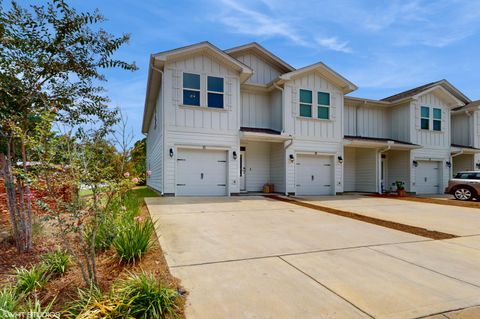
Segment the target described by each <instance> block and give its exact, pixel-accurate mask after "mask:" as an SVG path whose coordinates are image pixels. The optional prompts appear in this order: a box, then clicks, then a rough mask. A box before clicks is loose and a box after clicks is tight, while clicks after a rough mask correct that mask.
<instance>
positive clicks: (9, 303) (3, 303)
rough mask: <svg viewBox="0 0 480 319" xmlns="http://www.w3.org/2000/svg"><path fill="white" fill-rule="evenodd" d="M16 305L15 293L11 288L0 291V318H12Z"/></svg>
mask: <svg viewBox="0 0 480 319" xmlns="http://www.w3.org/2000/svg"><path fill="white" fill-rule="evenodd" d="M16 305H17V300H16V296H15V292H14V291H13V289H12V288H11V287H4V288H3V289H2V290H0V318H10V317H11V318H13V316H14V313H13V312H14V309H15V307H16Z"/></svg>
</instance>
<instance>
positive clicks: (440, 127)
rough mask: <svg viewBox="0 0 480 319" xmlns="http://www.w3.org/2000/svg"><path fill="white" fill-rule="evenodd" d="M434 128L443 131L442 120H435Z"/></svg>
mask: <svg viewBox="0 0 480 319" xmlns="http://www.w3.org/2000/svg"><path fill="white" fill-rule="evenodd" d="M433 130H434V131H441V130H442V121H440V120H433Z"/></svg>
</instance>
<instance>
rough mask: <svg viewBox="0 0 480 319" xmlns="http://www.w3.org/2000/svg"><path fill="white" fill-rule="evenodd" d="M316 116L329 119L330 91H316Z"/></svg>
mask: <svg viewBox="0 0 480 319" xmlns="http://www.w3.org/2000/svg"><path fill="white" fill-rule="evenodd" d="M317 104H318V105H317V117H318V118H319V119H324V120H328V119H330V93H327V92H317Z"/></svg>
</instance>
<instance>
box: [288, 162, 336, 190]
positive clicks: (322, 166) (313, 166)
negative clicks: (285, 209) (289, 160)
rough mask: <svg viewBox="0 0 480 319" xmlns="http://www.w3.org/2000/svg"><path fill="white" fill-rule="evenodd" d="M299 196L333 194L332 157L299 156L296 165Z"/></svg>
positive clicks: (296, 182)
mask: <svg viewBox="0 0 480 319" xmlns="http://www.w3.org/2000/svg"><path fill="white" fill-rule="evenodd" d="M295 186H296V194H297V195H331V194H333V191H332V189H333V165H332V158H331V156H313V155H298V156H297V161H296V165H295Z"/></svg>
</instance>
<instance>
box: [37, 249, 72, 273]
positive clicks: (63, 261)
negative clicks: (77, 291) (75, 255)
mask: <svg viewBox="0 0 480 319" xmlns="http://www.w3.org/2000/svg"><path fill="white" fill-rule="evenodd" d="M42 264H43V265H44V266H45V267H44V268H45V270H46V271H47V272H48V273H49V274H52V275H62V274H64V273H65V271H67V268H68V266H69V265H70V256H69V255H68V254H67V253H65V252H63V251H52V252H48V253H46V254H44V255H43V256H42Z"/></svg>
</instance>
